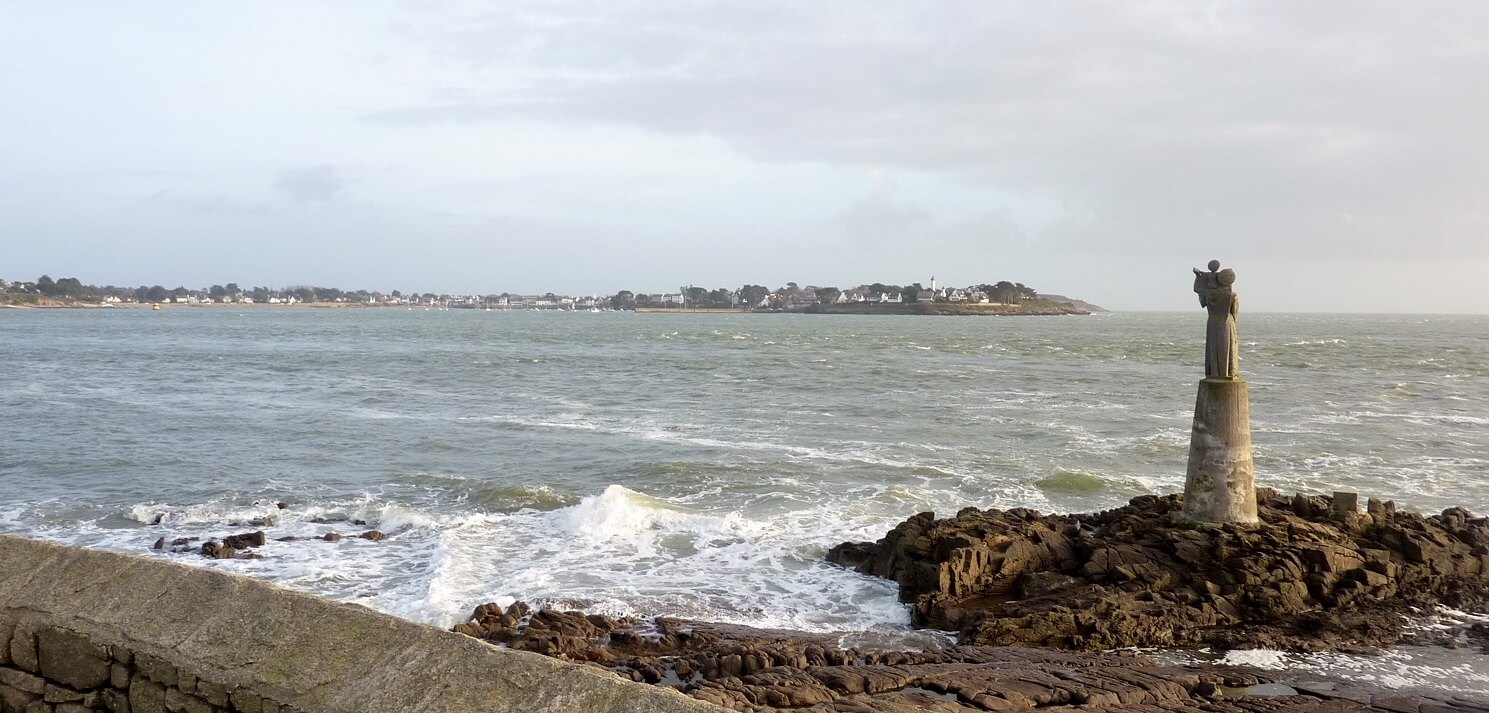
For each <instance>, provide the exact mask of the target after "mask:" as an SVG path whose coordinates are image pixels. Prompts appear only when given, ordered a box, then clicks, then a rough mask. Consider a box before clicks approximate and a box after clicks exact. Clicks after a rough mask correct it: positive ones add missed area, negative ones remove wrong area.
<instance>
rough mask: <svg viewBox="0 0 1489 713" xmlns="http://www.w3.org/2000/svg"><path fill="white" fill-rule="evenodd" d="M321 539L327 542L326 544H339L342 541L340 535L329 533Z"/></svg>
mask: <svg viewBox="0 0 1489 713" xmlns="http://www.w3.org/2000/svg"><path fill="white" fill-rule="evenodd" d="M321 539H322V540H325V541H326V542H339V541H341V535H340V533H335V532H328V533H326V534H324V535H321Z"/></svg>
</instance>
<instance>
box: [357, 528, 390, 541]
mask: <svg viewBox="0 0 1489 713" xmlns="http://www.w3.org/2000/svg"><path fill="white" fill-rule="evenodd" d="M357 537H360V538H362V539H364V540H372V541H373V542H382V541H383V538H385V537H387V536H386V535H384V534H383V533H381V532H379V531H377V530H368V531H366V532H364V533H362V534H360V535H357Z"/></svg>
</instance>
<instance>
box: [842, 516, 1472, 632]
mask: <svg viewBox="0 0 1489 713" xmlns="http://www.w3.org/2000/svg"><path fill="white" fill-rule="evenodd" d="M1350 500H1351V499H1350V498H1349V497H1348V494H1344V493H1339V494H1336V495H1335V497H1333V498H1327V497H1323V496H1305V495H1296V496H1292V497H1290V498H1282V497H1279V496H1277V495H1276V494H1275V493H1273V492H1271V491H1269V490H1265V489H1263V490H1261V491H1259V493H1258V506H1259V514H1260V516H1261V520H1262V522H1261V524H1260V525H1259V526H1256V527H1243V526H1237V525H1225V526H1219V527H1216V526H1208V525H1198V524H1194V523H1188V522H1183V521H1180V520H1178V519H1177V518H1176V517H1175V515H1176V514H1177V513H1178V512H1179V511H1180V510H1181V508H1182V505H1183V499H1182V496H1178V495H1170V496H1153V495H1146V496H1142V497H1138V498H1134V499H1133V500H1132V501H1131V502H1130V503H1129V504H1128V505H1127V506H1126V507H1122V508H1117V509H1115V510H1110V511H1106V512H1100V513H1091V514H1076V515H1041V514H1039V513H1037V512H1034V511H1031V510H1027V509H1022V508H1020V509H1014V510H1007V511H1002V510H978V509H976V508H967V509H964V510H962V511H961V512H959V513H957V514H956V516H954V517H950V518H944V519H937V518H936V517H935V515H934V514H932V513H920V514H918V515H915V516H913V517H911V518H909V519H907V520H906V521H904V522H902V523H900V524H899V525H898V526H896V527H895V528H894V529H893V530H891V531H890V532H889V533H888V534H887V535H885V537H884V538H883V539H881V540H879V541H878V542H873V543H844V544H842V545H838V546H837V547H834V548H832V549H831V550H830V551H829V553H828V559H829V560H830V561H833V562H837V563H839V564H842V565H844V566H849V567H852V568H854V569H857V570H858V571H860V572H864V573H866V574H871V575H876V576H880V577H886V578H889V579H893V580H895V581H896V582H898V583H899V585H900V598H901V599H902V600H903V601H905V602H907V603H909V604H910V605H911V613H912V619H913V622H914V623H915V624H916V625H917V626H923V627H930V628H938V629H950V630H957V631H959V632H960V633H961V637H962V638H961V640H962V641H963V642H968V643H977V644H986V645H1018V646H1040V647H1051V648H1067V649H1087V650H1095V649H1107V648H1121V647H1129V646H1139V647H1144V646H1166V647H1175V646H1176V647H1198V646H1213V647H1218V648H1233V647H1267V648H1281V649H1293V650H1356V649H1363V650H1369V649H1372V648H1378V647H1381V646H1385V645H1389V644H1391V643H1394V642H1395V641H1397V640H1399V638H1400V637H1401V636H1402V630H1403V624H1404V623H1405V621H1406V620H1405V619H1404V618H1403V616H1404V615H1408V614H1410V613H1411V612H1412V611H1413V609H1414V608H1415V609H1424V610H1430V609H1431V608H1432V607H1433V606H1435V605H1438V604H1445V605H1448V606H1453V607H1458V608H1464V607H1469V608H1473V607H1481V606H1483V605H1484V604H1485V603H1489V520H1486V519H1485V518H1480V517H1475V516H1474V515H1473V514H1472V513H1470V512H1468V511H1466V510H1463V509H1462V508H1451V509H1449V510H1447V511H1445V512H1443V513H1442V514H1440V515H1435V516H1432V517H1424V516H1422V515H1419V514H1415V513H1407V512H1400V511H1398V510H1397V509H1396V507H1395V504H1394V503H1389V502H1385V503H1383V502H1380V501H1378V500H1374V499H1372V500H1370V501H1369V503H1368V505H1367V510H1368V512H1369V514H1368V515H1367V514H1362V513H1358V512H1350V511H1349V510H1350Z"/></svg>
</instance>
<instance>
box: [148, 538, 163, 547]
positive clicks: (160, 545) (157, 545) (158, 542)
mask: <svg viewBox="0 0 1489 713" xmlns="http://www.w3.org/2000/svg"><path fill="white" fill-rule="evenodd" d="M150 549H152V550H163V549H165V538H164V537H162V538H160V539H158V540H156V541H155V544H154V545H152V546H151V547H150Z"/></svg>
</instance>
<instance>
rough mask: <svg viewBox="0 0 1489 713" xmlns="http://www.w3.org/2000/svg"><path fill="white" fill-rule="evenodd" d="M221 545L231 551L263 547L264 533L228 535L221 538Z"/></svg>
mask: <svg viewBox="0 0 1489 713" xmlns="http://www.w3.org/2000/svg"><path fill="white" fill-rule="evenodd" d="M222 544H223V545H226V546H228V547H231V548H233V549H238V550H242V549H247V548H249V547H263V546H264V531H263V530H258V531H255V532H245V533H243V534H241V535H228V536H227V537H224V538H222Z"/></svg>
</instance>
